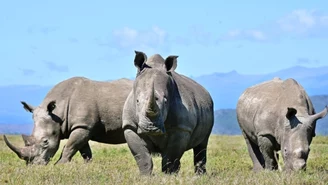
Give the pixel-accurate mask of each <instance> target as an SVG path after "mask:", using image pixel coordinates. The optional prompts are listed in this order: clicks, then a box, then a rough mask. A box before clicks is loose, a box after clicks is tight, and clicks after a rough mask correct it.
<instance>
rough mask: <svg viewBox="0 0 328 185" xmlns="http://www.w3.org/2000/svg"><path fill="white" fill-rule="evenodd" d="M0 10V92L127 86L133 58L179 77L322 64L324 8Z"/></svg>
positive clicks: (140, 4)
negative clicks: (169, 63)
mask: <svg viewBox="0 0 328 185" xmlns="http://www.w3.org/2000/svg"><path fill="white" fill-rule="evenodd" d="M227 2H228V1H218V0H217V1H214V0H212V1H209V0H203V1H194V2H192V1H172V0H166V1H150V0H138V1H131V0H130V1H127V0H120V1H107V0H102V1H100V0H98V1H82V0H80V1H75V0H74V1H73V0H70V1H63V0H57V1H46V0H42V1H41V0H40V1H36V0H29V1H24V0H21V1H15V0H11V1H1V2H0V62H1V76H0V85H13V84H39V85H53V84H56V83H58V82H60V81H62V80H65V79H67V78H69V77H72V76H85V77H88V78H91V79H95V80H109V79H117V78H121V77H129V78H130V77H134V76H135V73H136V69H135V67H134V65H133V58H134V50H140V51H144V52H145V53H146V54H147V55H148V56H150V55H152V54H155V53H159V54H161V55H162V56H163V57H164V58H165V57H166V56H168V55H171V54H172V55H179V58H178V68H177V71H178V72H180V73H182V74H185V75H187V76H200V75H204V74H211V73H214V72H229V71H232V70H236V71H237V72H239V73H243V74H262V73H268V72H274V71H277V70H281V69H285V68H288V67H291V66H295V65H302V66H306V67H319V66H326V65H328V54H327V51H326V50H327V48H328V1H274V3H273V2H271V3H267V2H264V1H255V0H249V1H234V0H231V1H229V3H227Z"/></svg>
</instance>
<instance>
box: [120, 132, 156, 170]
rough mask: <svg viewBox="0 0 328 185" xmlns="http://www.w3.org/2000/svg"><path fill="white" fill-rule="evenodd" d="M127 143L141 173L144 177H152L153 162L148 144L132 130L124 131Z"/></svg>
mask: <svg viewBox="0 0 328 185" xmlns="http://www.w3.org/2000/svg"><path fill="white" fill-rule="evenodd" d="M124 136H125V139H126V142H127V144H128V146H129V148H130V151H131V153H132V155H133V157H134V159H135V160H136V162H137V165H138V167H139V171H140V173H141V174H142V175H150V174H151V173H152V170H153V161H152V158H151V154H150V151H149V149H148V148H147V143H146V142H145V141H144V140H143V139H142V138H140V136H139V135H138V134H137V133H136V132H134V131H133V130H131V129H125V130H124Z"/></svg>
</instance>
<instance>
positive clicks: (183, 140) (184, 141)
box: [162, 130, 190, 174]
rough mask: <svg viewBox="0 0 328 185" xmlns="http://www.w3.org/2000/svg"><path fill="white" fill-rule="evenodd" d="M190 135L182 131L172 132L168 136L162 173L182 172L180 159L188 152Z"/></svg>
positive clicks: (163, 156)
mask: <svg viewBox="0 0 328 185" xmlns="http://www.w3.org/2000/svg"><path fill="white" fill-rule="evenodd" d="M189 141H190V133H189V132H184V131H181V130H171V131H170V135H169V136H168V144H167V147H166V150H165V151H164V153H163V154H162V172H164V173H167V174H171V173H178V172H179V170H180V159H181V157H182V155H183V153H184V152H185V151H186V148H187V145H188V142H189Z"/></svg>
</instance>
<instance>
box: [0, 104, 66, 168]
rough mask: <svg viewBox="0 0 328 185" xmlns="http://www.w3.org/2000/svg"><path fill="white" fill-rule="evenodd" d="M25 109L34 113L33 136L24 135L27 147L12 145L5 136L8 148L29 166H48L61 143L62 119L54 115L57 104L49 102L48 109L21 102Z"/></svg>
mask: <svg viewBox="0 0 328 185" xmlns="http://www.w3.org/2000/svg"><path fill="white" fill-rule="evenodd" d="M21 103H22V104H23V106H24V109H26V110H27V111H29V112H31V113H33V120H34V128H33V132H32V135H31V136H26V135H22V138H23V140H24V143H25V147H22V148H18V147H15V146H14V145H12V144H11V143H10V142H9V141H8V139H7V138H6V136H4V140H5V143H6V144H7V146H8V147H9V148H10V149H11V150H12V151H14V152H15V153H16V154H17V155H18V157H19V158H21V159H24V160H25V161H26V163H27V164H44V165H45V164H47V163H48V162H49V160H50V158H51V157H53V156H54V154H55V153H56V151H57V150H58V147H59V143H60V124H61V119H60V118H59V117H57V116H56V115H55V114H53V110H54V109H55V108H56V102H55V101H51V102H49V104H48V106H47V107H46V108H42V107H36V108H34V107H33V106H30V105H28V104H27V103H25V102H21Z"/></svg>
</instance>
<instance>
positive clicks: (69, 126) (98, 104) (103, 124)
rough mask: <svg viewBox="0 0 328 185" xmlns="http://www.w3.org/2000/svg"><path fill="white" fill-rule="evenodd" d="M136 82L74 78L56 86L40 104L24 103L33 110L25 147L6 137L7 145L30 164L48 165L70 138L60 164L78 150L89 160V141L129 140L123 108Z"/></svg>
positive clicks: (30, 110)
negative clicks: (125, 132) (60, 146)
mask: <svg viewBox="0 0 328 185" xmlns="http://www.w3.org/2000/svg"><path fill="white" fill-rule="evenodd" d="M132 87H133V81H132V80H128V79H119V80H115V81H111V82H100V81H92V80H89V79H87V78H83V77H74V78H70V79H68V80H65V81H63V82H61V83H59V84H57V85H56V86H54V87H53V88H52V89H51V90H50V92H49V93H48V94H47V95H46V97H45V98H44V100H43V102H42V103H41V105H40V106H38V107H32V106H31V105H28V104H27V103H25V102H22V104H23V105H24V108H25V109H26V110H27V111H29V112H32V113H33V120H34V128H33V131H32V135H31V136H26V135H23V140H24V142H25V147H23V148H17V147H15V146H13V145H12V144H10V143H9V142H8V140H7V138H6V136H4V140H5V142H6V144H7V146H8V147H9V148H10V149H11V150H13V151H14V152H15V153H16V154H17V155H18V156H19V157H20V158H21V159H24V160H26V162H27V164H47V163H48V162H49V160H50V158H51V157H53V156H54V154H55V153H56V151H57V150H58V147H59V143H60V140H61V139H67V138H68V140H67V143H66V145H65V147H64V149H63V152H62V154H61V156H60V159H59V160H58V161H57V163H65V162H69V161H70V160H71V159H72V157H73V155H74V154H75V153H76V152H77V151H79V152H80V153H81V155H82V157H83V158H84V160H85V161H86V162H87V161H88V160H90V159H91V158H92V154H91V149H90V146H89V144H88V141H89V140H93V141H97V142H102V143H109V144H120V143H126V141H125V138H124V132H123V129H122V110H123V105H124V102H125V99H126V97H127V96H128V94H129V93H130V91H131V89H132Z"/></svg>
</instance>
